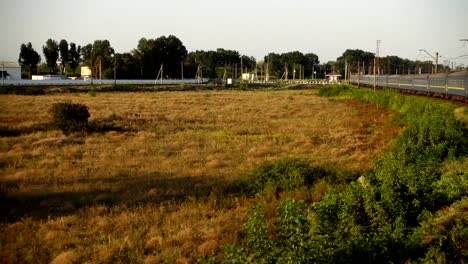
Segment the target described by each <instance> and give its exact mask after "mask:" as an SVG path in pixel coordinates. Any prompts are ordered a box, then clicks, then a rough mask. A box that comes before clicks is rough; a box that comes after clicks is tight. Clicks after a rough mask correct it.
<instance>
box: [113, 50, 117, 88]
mask: <svg viewBox="0 0 468 264" xmlns="http://www.w3.org/2000/svg"><path fill="white" fill-rule="evenodd" d="M115 57H116V55H114V87H115V86H117V60H116V58H115Z"/></svg>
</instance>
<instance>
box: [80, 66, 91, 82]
mask: <svg viewBox="0 0 468 264" xmlns="http://www.w3.org/2000/svg"><path fill="white" fill-rule="evenodd" d="M81 78H83V79H89V78H91V69H90V68H89V67H88V66H83V67H81Z"/></svg>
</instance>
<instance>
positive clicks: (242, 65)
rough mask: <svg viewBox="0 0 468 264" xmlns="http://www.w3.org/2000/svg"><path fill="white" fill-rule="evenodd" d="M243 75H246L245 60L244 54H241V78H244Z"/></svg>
mask: <svg viewBox="0 0 468 264" xmlns="http://www.w3.org/2000/svg"><path fill="white" fill-rule="evenodd" d="M242 75H244V60H243V59H242V56H241V80H242Z"/></svg>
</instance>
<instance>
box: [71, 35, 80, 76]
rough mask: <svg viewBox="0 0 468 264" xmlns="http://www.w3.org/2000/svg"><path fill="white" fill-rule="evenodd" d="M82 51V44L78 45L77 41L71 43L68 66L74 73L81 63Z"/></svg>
mask: <svg viewBox="0 0 468 264" xmlns="http://www.w3.org/2000/svg"><path fill="white" fill-rule="evenodd" d="M80 51H81V46H78V47H77V46H76V44H75V43H73V42H71V43H70V50H69V61H68V66H69V67H70V69H71V71H72V72H73V73H74V72H75V70H76V68H77V67H78V65H79V64H80Z"/></svg>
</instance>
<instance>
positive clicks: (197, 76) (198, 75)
mask: <svg viewBox="0 0 468 264" xmlns="http://www.w3.org/2000/svg"><path fill="white" fill-rule="evenodd" d="M195 79H197V82H198V83H201V81H202V80H203V76H202V68H201V66H200V64H198V66H197V73H196V74H195Z"/></svg>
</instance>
